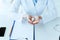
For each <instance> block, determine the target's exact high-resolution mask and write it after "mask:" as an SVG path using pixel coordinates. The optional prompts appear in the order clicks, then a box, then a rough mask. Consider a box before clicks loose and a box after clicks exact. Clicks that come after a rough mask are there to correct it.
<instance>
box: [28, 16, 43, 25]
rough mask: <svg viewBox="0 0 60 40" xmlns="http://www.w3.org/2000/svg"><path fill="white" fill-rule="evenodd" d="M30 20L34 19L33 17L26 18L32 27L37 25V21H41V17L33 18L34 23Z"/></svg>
mask: <svg viewBox="0 0 60 40" xmlns="http://www.w3.org/2000/svg"><path fill="white" fill-rule="evenodd" d="M32 18H34V17H32V16H29V17H28V19H29V20H28V22H29V23H30V24H33V25H34V24H38V23H39V21H40V20H41V19H42V17H41V16H38V17H37V19H36V18H35V20H34V21H32Z"/></svg>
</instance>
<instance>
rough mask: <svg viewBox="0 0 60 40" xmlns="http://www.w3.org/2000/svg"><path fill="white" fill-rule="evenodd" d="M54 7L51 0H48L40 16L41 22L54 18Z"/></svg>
mask: <svg viewBox="0 0 60 40" xmlns="http://www.w3.org/2000/svg"><path fill="white" fill-rule="evenodd" d="M56 13H57V12H56V9H55V5H54V2H53V0H48V3H47V6H46V8H45V10H44V12H43V14H42V15H41V16H42V21H43V24H45V23H47V22H49V21H51V20H53V19H54V18H56Z"/></svg>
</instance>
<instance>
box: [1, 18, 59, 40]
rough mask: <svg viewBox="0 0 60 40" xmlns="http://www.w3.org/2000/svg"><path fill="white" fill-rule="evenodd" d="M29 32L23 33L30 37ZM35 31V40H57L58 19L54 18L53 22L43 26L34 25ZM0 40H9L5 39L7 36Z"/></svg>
mask: <svg viewBox="0 0 60 40" xmlns="http://www.w3.org/2000/svg"><path fill="white" fill-rule="evenodd" d="M27 26H29V25H27ZM31 28H32V27H31ZM31 28H30V29H31ZM20 29H21V28H20ZM25 29H26V28H25ZM30 29H29V30H28V29H26V30H28V31H30ZM32 29H33V28H32ZM31 31H32V30H31ZM31 31H30V33H28V32H26V31H24V32H26V33H28V34H30V35H31ZM35 31H36V40H59V35H60V18H56V19H54V20H52V21H50V22H48V23H46V24H44V25H36V30H35ZM21 33H22V32H21ZM26 35H27V34H25V36H26ZM21 36H23V35H21ZM25 36H24V37H25ZM26 37H28V36H26ZM30 38H31V36H30ZM0 40H9V37H7V36H6V37H0ZM18 40H19V39H18Z"/></svg>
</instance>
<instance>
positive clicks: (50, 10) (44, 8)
mask: <svg viewBox="0 0 60 40" xmlns="http://www.w3.org/2000/svg"><path fill="white" fill-rule="evenodd" d="M13 3H14V4H13V7H12V10H14V11H15V12H18V11H19V7H20V5H22V7H23V8H24V10H25V12H26V13H27V15H28V22H29V23H31V24H37V23H39V21H40V20H41V19H42V20H45V21H44V23H45V22H48V21H49V20H52V19H53V18H52V16H53V15H54V18H55V17H56V10H55V5H54V3H53V0H14V1H13ZM44 12H46V13H44ZM32 18H35V21H34V22H32V20H31V19H32Z"/></svg>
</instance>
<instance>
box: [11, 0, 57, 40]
mask: <svg viewBox="0 0 60 40" xmlns="http://www.w3.org/2000/svg"><path fill="white" fill-rule="evenodd" d="M39 1H41V0H39ZM20 2H21V4H22V7H23V8H24V9H20V10H21V11H22V10H23V11H22V12H21V14H18V15H17V17H16V19H15V20H16V22H15V26H14V29H13V33H12V36H11V38H12V39H18V40H25V38H28V40H33V25H31V24H29V23H28V22H27V21H26V20H24V19H22V16H23V14H24V12H25V13H26V14H27V13H28V15H31V14H30V13H32V15H33V16H35V15H36V13H38V15H37V16H42V21H43V24H45V23H47V22H49V21H51V20H53V19H54V18H56V11H55V8H54V4H53V1H52V0H48V3H47V5H44V7H43V5H42V7H43V8H42V9H41V10H40V7H39V3H37V5H36V6H35V7H36V10H35V7H34V5H33V3H32V0H22V1H20V0H15V1H14V3H13V5H12V10H14V11H16V12H17V11H18V10H19V6H20ZM41 2H43V1H41ZM45 2H46V1H45V0H44V2H43V3H44V4H46V3H45ZM27 7H28V8H27ZM43 9H44V10H43ZM42 10H43V12H42V13H41V11H42ZM33 13H34V14H33ZM39 13H41V14H39ZM22 20H23V22H22Z"/></svg>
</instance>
